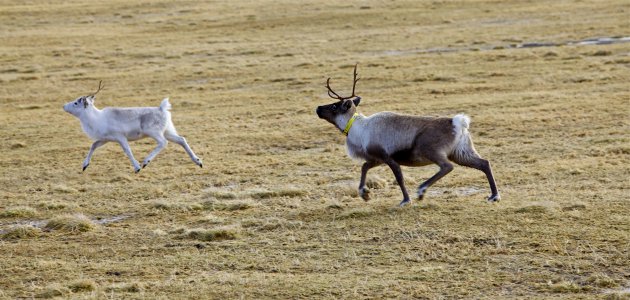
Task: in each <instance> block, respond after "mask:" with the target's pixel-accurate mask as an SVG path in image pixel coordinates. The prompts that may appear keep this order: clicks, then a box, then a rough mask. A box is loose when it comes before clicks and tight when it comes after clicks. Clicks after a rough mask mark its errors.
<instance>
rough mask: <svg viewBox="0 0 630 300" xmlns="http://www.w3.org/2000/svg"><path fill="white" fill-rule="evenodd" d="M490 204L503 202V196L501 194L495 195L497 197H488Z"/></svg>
mask: <svg viewBox="0 0 630 300" xmlns="http://www.w3.org/2000/svg"><path fill="white" fill-rule="evenodd" d="M487 200H488V202H491V203H494V202H499V200H501V196H499V194H495V195H490V197H488V199H487Z"/></svg>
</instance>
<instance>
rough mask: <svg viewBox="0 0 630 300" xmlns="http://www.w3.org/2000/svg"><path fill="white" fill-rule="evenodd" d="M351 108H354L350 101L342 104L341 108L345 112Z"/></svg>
mask: <svg viewBox="0 0 630 300" xmlns="http://www.w3.org/2000/svg"><path fill="white" fill-rule="evenodd" d="M350 107H352V101H348V100H346V101H344V102H343V103H342V104H341V108H342V109H343V112H346V111H348V109H350Z"/></svg>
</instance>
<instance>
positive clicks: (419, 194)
mask: <svg viewBox="0 0 630 300" xmlns="http://www.w3.org/2000/svg"><path fill="white" fill-rule="evenodd" d="M426 190H427V188H425V187H422V186H421V187H419V188H418V194H417V195H418V200H422V199H423V198H424V191H426Z"/></svg>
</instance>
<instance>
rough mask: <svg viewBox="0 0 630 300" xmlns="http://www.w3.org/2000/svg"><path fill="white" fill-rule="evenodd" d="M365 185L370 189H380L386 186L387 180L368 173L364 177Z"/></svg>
mask: <svg viewBox="0 0 630 300" xmlns="http://www.w3.org/2000/svg"><path fill="white" fill-rule="evenodd" d="M365 185H366V186H367V187H368V188H370V189H375V190H377V189H382V188H385V187H387V180H385V179H383V178H381V177H379V176H376V175H368V176H367V178H366V179H365Z"/></svg>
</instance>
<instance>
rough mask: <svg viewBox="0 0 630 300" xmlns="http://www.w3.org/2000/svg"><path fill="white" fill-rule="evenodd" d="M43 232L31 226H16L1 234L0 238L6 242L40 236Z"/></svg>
mask: <svg viewBox="0 0 630 300" xmlns="http://www.w3.org/2000/svg"><path fill="white" fill-rule="evenodd" d="M41 232H42V230H41V229H39V228H37V227H34V226H31V225H16V226H13V227H11V228H9V229H7V230H6V231H5V232H3V233H2V234H0V238H1V239H6V240H17V239H25V238H32V237H37V236H39V235H40V234H41Z"/></svg>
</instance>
